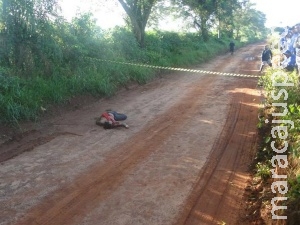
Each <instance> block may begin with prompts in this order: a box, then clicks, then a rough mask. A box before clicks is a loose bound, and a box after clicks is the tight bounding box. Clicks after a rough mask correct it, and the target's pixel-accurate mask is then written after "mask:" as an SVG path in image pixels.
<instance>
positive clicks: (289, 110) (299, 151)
mask: <svg viewBox="0 0 300 225" xmlns="http://www.w3.org/2000/svg"><path fill="white" fill-rule="evenodd" d="M274 74H277V75H276V76H275V75H274ZM282 74H285V75H286V76H287V77H288V80H287V81H286V83H293V84H294V85H293V86H282V85H279V86H275V85H274V81H276V82H278V83H281V82H283V81H284V75H282ZM275 78H276V79H275ZM259 85H260V86H262V87H263V91H264V107H263V108H262V109H261V110H260V113H259V123H258V128H259V137H260V142H259V148H258V152H257V155H256V158H255V163H254V168H253V171H254V178H253V180H252V192H251V194H250V196H249V201H250V202H251V201H252V202H251V204H250V206H249V208H248V209H249V210H248V214H249V216H252V218H253V220H262V221H263V223H264V224H290V225H292V224H293V225H296V224H300V207H299V202H300V132H299V131H300V88H299V77H298V75H297V74H296V72H292V73H291V72H289V73H287V72H285V71H282V70H281V69H272V70H268V71H267V72H266V73H265V75H264V76H262V77H261V79H260V81H259ZM272 121H273V122H272ZM275 121H278V122H276V123H275ZM272 143H273V144H272ZM272 145H273V147H272ZM286 146H287V149H286V151H284V150H285V148H286ZM275 148H277V149H279V150H280V149H283V150H282V152H281V153H277V152H275V151H274V149H275ZM276 157H277V159H275V158H276ZM285 157H286V158H285ZM279 158H281V159H280V160H279ZM276 174H277V175H282V176H281V178H278V177H276ZM279 182H281V184H280V185H279ZM272 185H273V186H272ZM272 187H273V189H272ZM276 197H282V198H283V199H284V198H287V199H285V200H283V199H281V200H280V201H278V202H275V204H276V205H278V206H284V207H287V208H286V209H284V208H281V209H278V210H276V211H275V212H274V213H275V215H278V216H287V219H278V220H277V219H274V218H273V220H272V214H271V212H272V209H274V205H272V203H271V201H272V199H274V198H276ZM251 198H252V200H251Z"/></svg>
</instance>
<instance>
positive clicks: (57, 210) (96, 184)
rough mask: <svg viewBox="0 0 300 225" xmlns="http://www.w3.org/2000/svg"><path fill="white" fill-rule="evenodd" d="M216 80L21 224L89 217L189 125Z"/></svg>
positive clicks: (207, 81) (196, 88)
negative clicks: (89, 213) (205, 93)
mask: <svg viewBox="0 0 300 225" xmlns="http://www.w3.org/2000/svg"><path fill="white" fill-rule="evenodd" d="M215 79H216V77H208V76H207V77H204V78H203V79H202V80H201V83H198V84H194V85H193V86H192V87H190V89H191V90H190V91H189V92H188V94H187V95H186V96H185V97H184V99H182V101H180V102H178V103H177V104H175V105H174V106H173V107H171V108H170V109H169V110H168V111H167V112H165V113H164V114H163V115H160V116H159V117H158V118H157V119H156V120H155V121H152V122H151V124H149V125H148V126H147V127H145V128H144V129H143V130H142V131H141V132H139V133H138V134H137V135H135V136H133V137H132V138H131V139H130V140H128V141H127V142H126V143H123V144H122V145H121V146H117V147H116V148H115V150H113V151H112V154H111V155H110V156H108V157H107V160H106V162H105V164H104V165H100V166H95V167H93V168H91V169H90V170H89V171H87V172H86V173H84V174H82V175H81V176H80V177H79V178H78V179H76V180H75V181H74V182H73V185H72V186H71V187H69V186H67V187H64V188H62V189H60V190H58V191H56V192H55V193H53V195H52V196H49V197H47V198H46V199H45V200H44V201H43V203H42V204H40V205H38V206H37V207H34V208H33V209H32V210H30V212H29V213H28V214H27V216H26V217H25V218H24V219H22V220H21V221H20V222H19V223H18V224H22V225H25V224H28V225H29V224H35V223H36V224H54V225H57V224H64V225H66V224H72V221H73V219H74V215H76V219H78V218H79V217H81V216H84V215H86V214H87V213H88V212H89V210H91V209H93V207H94V205H95V204H97V203H98V202H99V201H101V200H103V199H105V198H107V197H108V196H109V195H110V193H112V192H113V191H114V189H115V188H117V187H118V186H119V185H120V183H121V182H122V181H123V179H124V177H125V176H126V175H128V173H130V171H131V170H132V169H133V168H134V167H135V166H136V165H137V164H138V163H139V162H141V161H142V160H143V159H145V158H146V157H147V156H148V155H149V154H151V153H152V152H153V151H155V150H156V149H157V148H158V146H159V145H161V144H162V142H164V141H165V140H166V139H167V138H168V136H169V135H171V134H173V133H174V132H175V131H176V130H177V129H180V127H182V126H183V125H184V123H186V122H187V121H189V119H190V115H194V114H195V110H196V109H197V107H198V106H199V104H200V102H201V101H203V99H202V97H201V93H204V92H207V90H209V89H211V84H212V83H213V82H214V80H215ZM202 82H203V83H205V86H204V85H202ZM195 96H197V97H195Z"/></svg>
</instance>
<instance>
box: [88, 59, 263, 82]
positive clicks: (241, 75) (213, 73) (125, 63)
mask: <svg viewBox="0 0 300 225" xmlns="http://www.w3.org/2000/svg"><path fill="white" fill-rule="evenodd" d="M87 58H88V59H92V60H97V61H103V62H109V63H117V64H123V65H130V66H140V67H148V68H153V69H163V70H176V71H183V72H191V73H203V74H212V75H222V76H231V77H251V78H255V77H260V76H259V75H247V74H237V73H221V72H213V71H205V70H193V69H185V68H176V67H164V66H152V65H147V64H138V63H129V62H119V61H113V60H107V59H95V58H90V57H87Z"/></svg>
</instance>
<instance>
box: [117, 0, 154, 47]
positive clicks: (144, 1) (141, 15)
mask: <svg viewBox="0 0 300 225" xmlns="http://www.w3.org/2000/svg"><path fill="white" fill-rule="evenodd" d="M118 1H119V2H120V4H121V5H122V7H123V9H124V10H125V12H126V14H127V15H128V17H129V19H130V22H131V28H132V31H133V33H134V35H135V38H136V40H137V42H138V43H139V45H140V47H142V48H143V47H144V46H145V28H146V25H147V22H148V19H149V16H150V13H151V9H152V8H153V6H154V5H155V3H156V2H157V1H158V0H118Z"/></svg>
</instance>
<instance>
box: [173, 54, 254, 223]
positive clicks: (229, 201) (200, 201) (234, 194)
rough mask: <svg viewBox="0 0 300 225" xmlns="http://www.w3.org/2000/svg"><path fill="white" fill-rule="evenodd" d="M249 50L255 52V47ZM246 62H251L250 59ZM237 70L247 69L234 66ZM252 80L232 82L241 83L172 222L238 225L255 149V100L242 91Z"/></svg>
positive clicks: (237, 84) (252, 86)
mask: <svg viewBox="0 0 300 225" xmlns="http://www.w3.org/2000/svg"><path fill="white" fill-rule="evenodd" d="M252 51H253V53H255V52H256V49H252ZM247 54H249V52H248V53H247ZM248 66H249V67H250V66H252V67H253V66H254V65H253V63H252V64H248ZM237 70H250V69H249V68H248V69H247V68H241V67H237ZM256 83H257V81H256V80H254V79H252V80H250V79H249V80H247V82H246V83H241V82H239V81H237V82H236V84H235V86H236V87H239V86H241V87H240V88H239V90H238V91H237V93H236V94H235V95H234V97H233V98H232V100H231V104H230V109H229V113H228V116H227V119H226V123H225V125H224V128H223V130H222V133H221V135H220V137H219V139H217V141H216V142H215V144H214V147H213V151H212V153H211V156H210V159H209V160H207V163H206V165H205V166H204V167H203V169H202V171H201V173H200V175H199V179H198V182H197V183H196V185H195V187H194V189H193V191H192V193H191V194H190V196H189V198H188V199H187V202H186V205H185V208H184V209H183V212H182V214H181V216H180V217H179V219H178V220H177V222H176V224H188V225H193V224H201V225H205V224H209V225H211V224H216V225H217V224H220V223H222V222H225V223H226V224H231V225H232V224H237V225H239V222H238V219H239V212H240V211H239V210H240V209H242V208H243V204H242V202H241V199H242V195H243V192H244V188H245V186H246V181H247V172H248V165H249V164H250V163H251V160H252V159H253V156H254V152H255V144H256V124H257V108H256V107H257V106H256V107H255V104H256V103H257V102H258V99H257V96H256V95H249V94H246V91H245V90H246V89H255V87H256ZM253 93H254V94H255V92H253ZM255 102H256V103H255ZM253 106H254V107H253Z"/></svg>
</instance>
